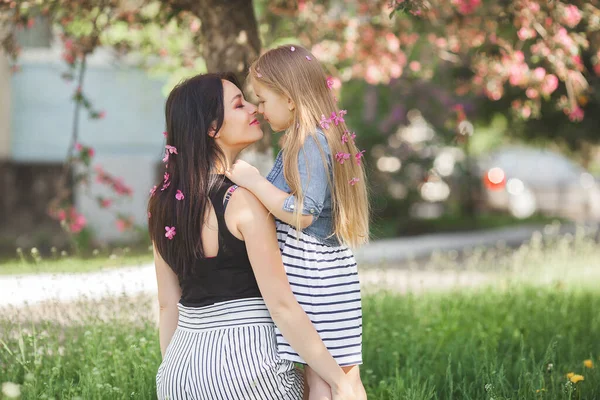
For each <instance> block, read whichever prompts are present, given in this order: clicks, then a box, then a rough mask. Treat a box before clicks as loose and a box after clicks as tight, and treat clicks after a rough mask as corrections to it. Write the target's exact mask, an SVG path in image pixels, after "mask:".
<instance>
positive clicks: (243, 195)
mask: <svg viewBox="0 0 600 400" xmlns="http://www.w3.org/2000/svg"><path fill="white" fill-rule="evenodd" d="M228 208H230V209H231V211H233V213H234V214H235V215H236V219H239V220H245V219H248V218H255V217H256V216H257V215H262V214H265V215H266V214H268V212H267V209H266V208H265V206H264V205H263V204H262V203H261V202H260V200H258V198H257V197H256V196H255V195H254V194H252V192H250V191H249V190H248V189H244V188H243V187H237V188H236V189H235V190H234V191H233V193H232V194H231V197H230V198H229V205H228Z"/></svg>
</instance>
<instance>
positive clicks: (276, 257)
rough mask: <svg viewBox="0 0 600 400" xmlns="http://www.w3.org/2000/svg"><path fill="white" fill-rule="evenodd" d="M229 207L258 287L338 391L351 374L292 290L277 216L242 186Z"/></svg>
mask: <svg viewBox="0 0 600 400" xmlns="http://www.w3.org/2000/svg"><path fill="white" fill-rule="evenodd" d="M229 211H230V212H232V213H233V215H234V216H235V220H236V222H237V224H236V227H237V229H238V231H239V232H240V233H241V234H242V236H243V238H244V241H245V242H246V248H247V251H248V257H249V258H250V263H251V264H252V269H253V270H254V275H255V277H256V281H257V282H258V287H259V289H260V292H261V293H262V296H263V298H264V300H265V303H266V305H267V308H268V309H269V312H270V314H271V317H272V318H273V321H274V322H275V324H276V325H277V327H278V328H279V330H280V331H281V333H282V334H283V336H284V337H285V339H286V340H287V341H288V342H289V343H290V345H291V346H292V347H293V348H294V350H296V351H297V352H298V354H299V355H300V357H302V358H303V359H304V360H305V361H306V362H307V363H308V365H310V366H311V367H312V368H313V369H314V370H315V372H316V373H317V374H319V376H321V378H323V379H324V380H325V381H326V382H327V383H328V384H329V385H330V386H331V388H332V390H333V391H334V392H335V391H338V390H340V389H341V388H344V387H346V385H348V381H347V379H348V378H346V375H345V374H344V371H343V370H342V369H341V368H340V367H339V366H338V364H337V362H336V361H335V360H334V359H333V357H332V356H331V354H330V353H329V351H328V350H327V348H326V347H325V345H324V344H323V341H322V340H321V338H320V336H319V334H318V333H317V331H316V330H315V328H314V326H313V325H312V323H311V321H310V320H309V319H308V316H307V315H306V313H305V312H304V310H303V309H302V307H300V305H299V304H298V302H297V300H296V298H295V297H294V294H293V293H292V288H291V287H290V284H289V282H288V279H287V275H286V274H285V270H284V268H283V261H282V259H281V252H280V250H279V246H278V243H277V235H276V233H275V223H274V221H273V218H272V217H271V216H270V215H269V214H268V212H267V210H266V209H265V208H264V206H263V205H262V204H261V203H260V202H259V200H258V199H257V198H256V197H255V196H253V195H252V194H251V193H250V192H248V191H247V190H244V189H241V188H240V189H238V190H236V191H235V193H234V195H233V196H232V199H231V201H230V203H229V208H228V212H229ZM342 391H343V389H342Z"/></svg>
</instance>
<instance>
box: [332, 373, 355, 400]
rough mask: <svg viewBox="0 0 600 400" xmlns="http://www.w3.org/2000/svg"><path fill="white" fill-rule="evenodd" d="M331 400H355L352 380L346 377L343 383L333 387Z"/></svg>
mask: <svg viewBox="0 0 600 400" xmlns="http://www.w3.org/2000/svg"><path fill="white" fill-rule="evenodd" d="M331 399H332V400H354V399H356V394H355V393H354V389H352V384H351V383H350V379H349V378H347V377H344V378H343V379H342V381H341V382H339V383H338V384H337V385H335V386H332V387H331Z"/></svg>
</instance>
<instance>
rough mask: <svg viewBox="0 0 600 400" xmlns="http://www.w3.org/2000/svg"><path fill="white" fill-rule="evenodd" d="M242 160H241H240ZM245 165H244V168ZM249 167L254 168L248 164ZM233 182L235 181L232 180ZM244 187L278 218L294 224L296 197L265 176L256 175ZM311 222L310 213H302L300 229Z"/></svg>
mask: <svg viewBox="0 0 600 400" xmlns="http://www.w3.org/2000/svg"><path fill="white" fill-rule="evenodd" d="M242 162H243V161H242ZM240 166H241V165H238V164H237V163H236V166H235V168H236V169H237V168H238V167H240ZM245 167H246V166H244V168H245ZM250 167H251V168H254V167H252V166H250ZM234 182H235V181H234ZM240 186H244V185H240ZM244 187H245V188H246V189H248V190H249V191H251V192H252V194H253V195H255V196H256V197H257V198H258V200H260V202H261V203H263V205H264V206H265V207H266V208H267V210H269V212H270V213H271V214H273V215H274V216H275V217H276V218H278V219H279V220H281V221H283V222H285V223H286V224H288V225H291V226H295V225H296V217H295V215H294V209H295V208H296V204H295V203H296V201H295V200H296V198H295V197H294V196H290V194H289V193H287V192H284V191H283V190H281V189H279V188H278V187H277V186H275V185H273V184H272V183H271V182H269V181H268V180H267V179H266V178H264V177H262V176H260V175H258V176H256V177H254V178H253V179H251V180H250V182H249V184H248V186H244ZM288 199H291V200H288ZM312 223H313V216H312V215H302V216H301V217H300V227H301V228H302V229H304V228H306V227H308V226H310V224H312Z"/></svg>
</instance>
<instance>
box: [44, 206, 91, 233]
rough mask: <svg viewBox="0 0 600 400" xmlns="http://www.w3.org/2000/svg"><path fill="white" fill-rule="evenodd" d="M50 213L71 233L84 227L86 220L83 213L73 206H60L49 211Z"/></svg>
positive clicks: (77, 231)
mask: <svg viewBox="0 0 600 400" xmlns="http://www.w3.org/2000/svg"><path fill="white" fill-rule="evenodd" d="M50 215H52V216H53V217H55V218H56V219H58V220H59V221H60V222H61V223H63V224H65V225H66V226H67V227H68V229H69V231H70V232H71V233H79V232H81V231H82V230H83V228H85V226H86V224H87V221H86V219H85V217H84V216H83V214H80V213H78V212H77V210H76V209H75V207H72V206H71V207H69V208H67V209H64V208H61V209H58V210H56V211H52V212H50Z"/></svg>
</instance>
